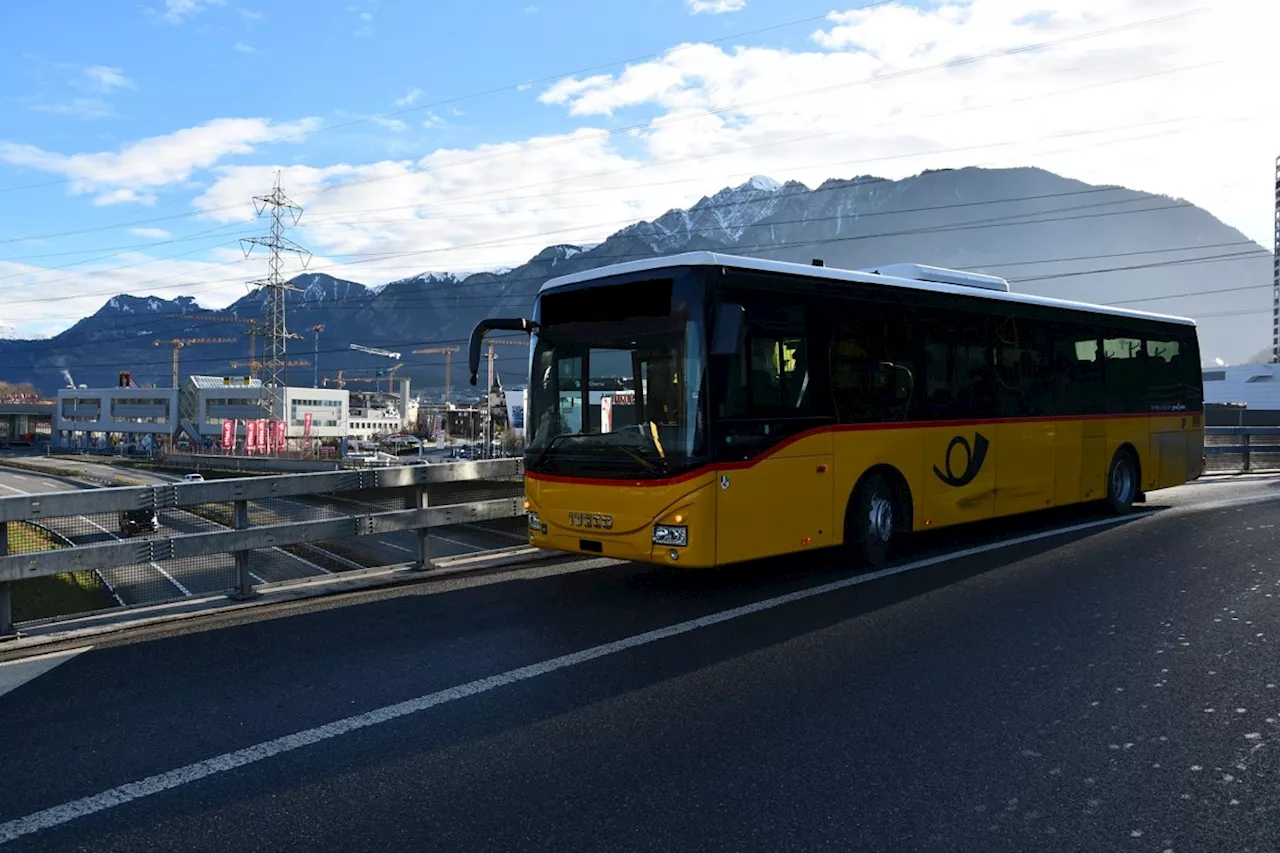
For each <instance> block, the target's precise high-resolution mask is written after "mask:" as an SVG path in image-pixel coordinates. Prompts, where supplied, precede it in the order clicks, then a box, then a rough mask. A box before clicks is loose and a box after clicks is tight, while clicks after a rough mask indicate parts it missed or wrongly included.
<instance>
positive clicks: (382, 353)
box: [351, 344, 400, 361]
mask: <svg viewBox="0 0 1280 853" xmlns="http://www.w3.org/2000/svg"><path fill="white" fill-rule="evenodd" d="M351 348H352V349H353V350H356V351H357V352H367V353H368V354H369V355H380V356H382V357H383V358H394V359H395V360H396V361H399V360H400V353H398V352H390V351H389V350H384V349H378V348H376V347H362V346H360V344H352V345H351Z"/></svg>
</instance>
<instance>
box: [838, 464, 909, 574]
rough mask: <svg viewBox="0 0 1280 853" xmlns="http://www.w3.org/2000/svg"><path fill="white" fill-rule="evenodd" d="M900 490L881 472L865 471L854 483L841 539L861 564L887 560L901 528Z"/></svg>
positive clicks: (875, 565) (847, 549)
mask: <svg viewBox="0 0 1280 853" xmlns="http://www.w3.org/2000/svg"><path fill="white" fill-rule="evenodd" d="M900 491H901V490H900V489H895V488H894V485H893V483H891V482H890V481H889V479H888V478H887V477H885V476H884V475H883V474H878V473H872V474H868V475H867V476H866V478H865V479H864V480H863V481H862V483H861V485H859V486H858V490H857V492H856V493H855V494H854V497H853V501H852V502H851V503H850V506H849V514H848V517H847V518H846V519H845V531H844V541H845V549H846V551H847V552H848V553H849V555H850V556H851V557H852V558H853V559H854V560H855V561H856V562H857V563H858V564H859V565H862V566H869V567H872V568H874V567H877V566H882V565H884V564H885V563H886V562H888V560H889V557H890V556H891V555H892V553H893V550H894V547H895V546H896V545H897V544H898V539H900V538H901V537H900V533H901V532H902V530H903V527H902V524H901V520H902V519H903V517H904V513H903V507H902V505H901V501H902V496H901V495H900V494H899V492H900Z"/></svg>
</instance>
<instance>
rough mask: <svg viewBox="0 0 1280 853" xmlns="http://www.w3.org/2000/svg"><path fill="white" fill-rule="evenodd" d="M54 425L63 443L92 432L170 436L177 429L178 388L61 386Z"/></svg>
mask: <svg viewBox="0 0 1280 853" xmlns="http://www.w3.org/2000/svg"><path fill="white" fill-rule="evenodd" d="M54 429H55V430H56V431H57V433H58V434H59V436H60V437H61V439H62V441H61V443H63V444H77V443H80V442H81V441H82V440H83V439H84V438H85V437H86V436H87V435H88V434H90V433H102V434H104V435H109V434H112V433H118V434H125V435H128V436H131V437H136V438H142V437H146V436H152V437H154V436H171V435H173V434H174V432H175V431H177V429H178V391H177V390H176V389H173V388H134V387H126V388H94V389H90V388H61V389H59V390H58V402H57V408H56V409H55V413H54Z"/></svg>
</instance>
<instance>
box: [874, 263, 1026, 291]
mask: <svg viewBox="0 0 1280 853" xmlns="http://www.w3.org/2000/svg"><path fill="white" fill-rule="evenodd" d="M861 272H869V273H873V274H875V275H887V276H892V277H894V278H906V279H910V280H911V281H929V282H933V283H934V284H958V285H961V286H963V287H980V288H982V289H983V290H999V291H1002V292H1004V293H1008V292H1009V282H1007V281H1005V280H1004V279H1002V278H1000V277H998V276H994V275H983V274H982V273H976V272H965V271H964V270H949V269H944V268H942V267H930V266H925V265H924V264H889V265H887V266H883V267H875V268H873V269H864V270H861Z"/></svg>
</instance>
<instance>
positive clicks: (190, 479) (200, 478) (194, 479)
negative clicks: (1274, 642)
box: [182, 474, 204, 483]
mask: <svg viewBox="0 0 1280 853" xmlns="http://www.w3.org/2000/svg"><path fill="white" fill-rule="evenodd" d="M182 482H184V483H203V482H204V475H203V474H185V475H183V477H182Z"/></svg>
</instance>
